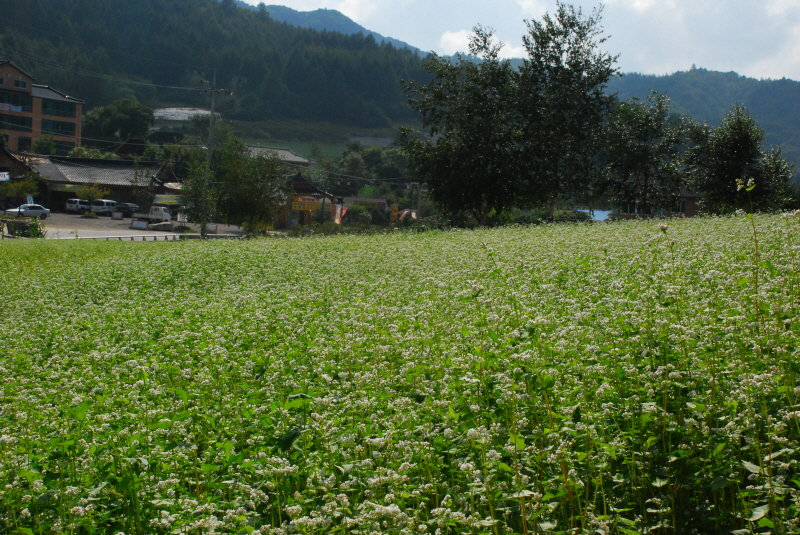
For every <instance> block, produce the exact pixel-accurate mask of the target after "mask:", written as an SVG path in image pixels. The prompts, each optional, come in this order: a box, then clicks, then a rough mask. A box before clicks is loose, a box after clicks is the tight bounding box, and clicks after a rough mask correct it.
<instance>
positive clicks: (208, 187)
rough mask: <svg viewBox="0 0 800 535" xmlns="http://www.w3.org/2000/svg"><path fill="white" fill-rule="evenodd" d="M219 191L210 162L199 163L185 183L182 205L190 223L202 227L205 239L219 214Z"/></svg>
mask: <svg viewBox="0 0 800 535" xmlns="http://www.w3.org/2000/svg"><path fill="white" fill-rule="evenodd" d="M218 192H219V189H218V188H217V187H216V184H215V183H214V175H213V173H212V172H211V169H210V168H209V166H208V162H197V163H196V164H195V165H194V166H192V168H191V170H190V171H189V175H188V176H187V177H186V178H185V179H184V181H183V189H182V190H181V204H182V205H183V211H184V212H185V213H186V216H187V217H188V218H189V221H191V222H192V223H196V224H198V225H200V235H201V236H202V237H203V238H205V237H206V230H207V228H208V224H209V223H211V222H212V221H214V218H215V216H216V214H217V200H218Z"/></svg>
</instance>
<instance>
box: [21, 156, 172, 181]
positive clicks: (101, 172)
mask: <svg viewBox="0 0 800 535" xmlns="http://www.w3.org/2000/svg"><path fill="white" fill-rule="evenodd" d="M30 166H31V167H32V168H33V170H34V171H36V172H37V173H38V174H39V175H40V176H42V177H43V178H44V179H46V180H49V181H51V182H59V183H67V184H98V185H101V186H134V185H139V186H144V185H149V184H150V181H151V179H152V178H154V177H155V176H156V175H158V174H159V172H160V171H161V169H162V167H163V165H161V164H159V163H157V162H139V163H138V164H137V163H136V162H133V161H131V160H96V159H91V158H56V157H50V158H48V157H45V156H37V157H34V158H33V159H31V161H30Z"/></svg>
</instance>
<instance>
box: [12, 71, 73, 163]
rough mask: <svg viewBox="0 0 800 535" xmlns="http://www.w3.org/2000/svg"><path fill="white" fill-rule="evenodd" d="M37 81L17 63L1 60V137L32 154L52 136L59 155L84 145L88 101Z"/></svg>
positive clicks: (16, 148) (18, 149)
mask: <svg viewBox="0 0 800 535" xmlns="http://www.w3.org/2000/svg"><path fill="white" fill-rule="evenodd" d="M33 80H34V77H33V76H31V75H30V74H28V73H27V72H25V71H24V70H22V69H20V68H19V67H18V66H17V65H15V64H14V63H13V62H11V61H8V60H6V61H0V134H6V135H7V136H8V148H9V149H11V150H14V151H30V150H31V147H32V146H33V143H34V142H35V141H36V140H37V139H39V138H41V137H42V136H51V137H52V138H53V140H54V141H55V144H56V152H57V153H58V154H66V153H68V152H69V151H70V150H72V149H73V148H75V147H77V146H79V145H80V143H81V112H82V108H83V104H84V102H83V101H82V100H80V99H77V98H74V97H70V96H67V95H65V94H63V93H61V92H59V91H56V90H55V89H53V88H52V87H50V86H46V85H39V84H34V83H33Z"/></svg>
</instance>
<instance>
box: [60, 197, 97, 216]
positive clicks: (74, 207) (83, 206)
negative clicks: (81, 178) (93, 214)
mask: <svg viewBox="0 0 800 535" xmlns="http://www.w3.org/2000/svg"><path fill="white" fill-rule="evenodd" d="M91 210H92V208H91V205H90V204H89V201H87V200H84V199H67V203H66V204H65V205H64V211H65V212H67V213H68V214H69V213H72V214H82V213H84V212H90V211H91Z"/></svg>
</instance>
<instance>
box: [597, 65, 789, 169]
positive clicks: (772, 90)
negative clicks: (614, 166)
mask: <svg viewBox="0 0 800 535" xmlns="http://www.w3.org/2000/svg"><path fill="white" fill-rule="evenodd" d="M654 90H655V91H658V92H659V93H666V94H667V95H668V96H669V98H670V99H671V100H672V111H673V112H675V113H678V114H681V115H686V116H689V117H692V118H693V119H695V120H697V121H700V122H708V123H709V124H711V125H717V124H718V123H719V122H720V120H721V119H722V118H723V117H724V116H725V114H726V113H727V112H728V110H730V109H731V107H733V105H734V104H736V103H738V104H741V105H743V106H744V107H745V108H747V111H748V112H749V113H750V115H751V116H752V117H753V119H755V121H756V122H757V123H758V126H760V127H761V128H762V129H763V130H764V132H765V140H766V142H767V144H768V145H780V146H781V149H782V151H783V154H784V155H785V156H786V157H787V158H788V159H790V160H795V161H800V82H797V81H795V80H789V79H787V78H784V79H782V80H756V79H755V78H748V77H746V76H742V75H740V74H737V73H735V72H717V71H709V70H706V69H698V68H694V67H693V68H692V69H690V70H688V71H679V72H676V73H673V74H668V75H665V76H656V75H650V74H639V73H626V74H623V75H622V76H621V77H616V78H612V79H611V81H610V82H609V84H608V92H610V93H617V95H618V97H619V98H620V99H621V100H625V99H629V98H631V97H636V98H638V99H640V100H645V99H647V97H648V95H650V94H651V92H652V91H654Z"/></svg>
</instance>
